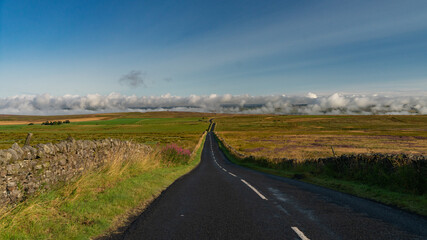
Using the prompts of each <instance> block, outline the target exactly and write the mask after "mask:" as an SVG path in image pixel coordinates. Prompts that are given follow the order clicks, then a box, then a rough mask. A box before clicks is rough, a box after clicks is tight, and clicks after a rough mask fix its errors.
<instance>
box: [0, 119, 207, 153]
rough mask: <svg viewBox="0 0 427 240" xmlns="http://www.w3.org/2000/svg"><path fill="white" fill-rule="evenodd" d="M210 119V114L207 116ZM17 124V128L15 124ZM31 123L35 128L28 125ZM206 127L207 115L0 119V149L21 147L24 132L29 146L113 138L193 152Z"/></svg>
mask: <svg viewBox="0 0 427 240" xmlns="http://www.w3.org/2000/svg"><path fill="white" fill-rule="evenodd" d="M211 115H213V114H211ZM67 119H68V120H70V121H71V123H70V124H62V125H54V126H43V125H41V124H40V123H41V122H44V121H59V120H61V121H64V120H67ZM17 123H21V124H17ZM29 123H35V125H28V124H29ZM208 126H209V114H203V113H180V112H153V113H111V114H94V115H72V116H13V115H0V149H1V148H3V149H4V148H9V147H10V146H12V144H13V143H14V142H18V143H20V144H23V143H24V141H25V138H26V135H27V133H28V132H31V133H33V134H34V137H33V140H32V142H31V143H32V144H37V143H47V142H58V141H61V140H64V139H66V138H67V137H68V136H72V137H73V138H75V139H104V138H116V139H124V140H134V141H136V142H140V143H146V144H166V143H176V144H178V145H180V146H182V147H184V148H187V149H193V147H194V146H195V145H196V143H197V141H198V140H199V138H200V136H201V134H202V133H203V131H204V130H206V129H207V127H208Z"/></svg>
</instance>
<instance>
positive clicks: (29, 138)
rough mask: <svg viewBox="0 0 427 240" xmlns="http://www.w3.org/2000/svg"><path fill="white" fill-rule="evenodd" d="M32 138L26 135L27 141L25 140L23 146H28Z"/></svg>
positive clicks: (30, 135) (30, 134)
mask: <svg viewBox="0 0 427 240" xmlns="http://www.w3.org/2000/svg"><path fill="white" fill-rule="evenodd" d="M32 136H33V134H32V133H28V135H27V139H26V140H25V144H24V146H30V142H31V137H32Z"/></svg>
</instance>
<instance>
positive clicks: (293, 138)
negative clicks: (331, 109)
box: [215, 115, 427, 160]
mask: <svg viewBox="0 0 427 240" xmlns="http://www.w3.org/2000/svg"><path fill="white" fill-rule="evenodd" d="M215 122H217V127H216V131H217V132H218V134H219V135H220V136H222V137H223V138H224V139H225V140H226V141H227V143H229V144H230V145H231V146H233V147H234V148H235V149H236V150H238V151H240V152H242V153H244V154H247V155H252V156H257V157H267V158H293V159H299V160H303V159H312V158H319V157H330V156H332V155H333V153H332V150H331V146H332V147H333V149H334V151H335V152H336V154H337V155H341V154H349V153H412V154H424V155H425V154H427V116H426V115H421V116H419V115H417V116H277V115H232V116H231V115H230V116H218V117H217V118H216V119H215Z"/></svg>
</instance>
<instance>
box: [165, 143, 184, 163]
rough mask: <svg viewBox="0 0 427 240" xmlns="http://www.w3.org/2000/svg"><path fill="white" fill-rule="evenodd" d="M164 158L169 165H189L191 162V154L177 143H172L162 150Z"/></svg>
mask: <svg viewBox="0 0 427 240" xmlns="http://www.w3.org/2000/svg"><path fill="white" fill-rule="evenodd" d="M162 156H163V157H162V159H163V160H164V161H166V162H168V163H172V164H183V163H184V164H187V163H188V161H189V160H190V156H191V152H190V150H188V149H184V148H181V147H180V146H178V145H177V144H175V143H171V144H167V145H166V146H165V147H163V148H162Z"/></svg>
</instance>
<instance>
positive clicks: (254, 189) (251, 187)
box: [240, 179, 268, 200]
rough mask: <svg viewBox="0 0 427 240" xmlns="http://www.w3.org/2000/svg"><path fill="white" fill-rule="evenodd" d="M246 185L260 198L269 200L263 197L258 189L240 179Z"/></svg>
mask: <svg viewBox="0 0 427 240" xmlns="http://www.w3.org/2000/svg"><path fill="white" fill-rule="evenodd" d="M240 180H241V181H242V182H243V183H244V184H246V185H247V186H248V187H249V188H250V189H252V191H254V192H255V193H256V194H258V196H259V197H260V198H262V199H264V200H268V199H267V198H266V197H265V196H264V195H262V194H261V193H260V192H259V191H258V190H257V189H256V188H254V187H253V186H252V185H250V184H249V183H248V182H246V181H245V180H244V179H240Z"/></svg>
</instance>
